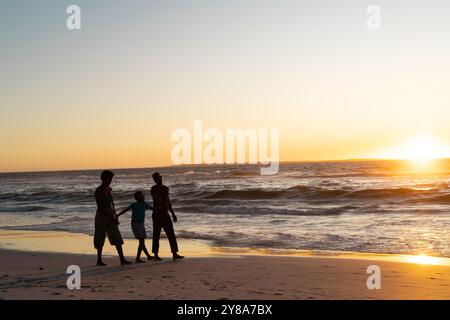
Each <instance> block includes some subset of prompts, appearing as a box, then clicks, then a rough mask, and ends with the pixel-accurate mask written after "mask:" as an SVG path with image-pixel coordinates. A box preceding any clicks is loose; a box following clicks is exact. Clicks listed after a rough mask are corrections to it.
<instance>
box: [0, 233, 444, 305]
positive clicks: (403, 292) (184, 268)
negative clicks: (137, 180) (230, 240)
mask: <svg viewBox="0 0 450 320" xmlns="http://www.w3.org/2000/svg"><path fill="white" fill-rule="evenodd" d="M25 233H26V234H27V235H26V236H24V234H25ZM27 237H28V239H29V240H26V239H27ZM82 238H83V239H84V240H83V241H84V243H85V244H89V245H90V249H89V250H90V251H89V252H88V253H86V252H85V253H82V252H81V253H73V252H72V253H63V252H43V251H36V248H41V247H40V246H41V245H43V244H48V243H50V244H52V243H53V245H56V244H55V242H56V243H57V244H58V245H60V246H62V247H64V246H67V245H68V244H71V245H73V244H74V242H75V243H76V245H77V246H81V247H83V245H84V244H83V241H80V239H82ZM24 239H25V240H24ZM30 239H31V240H30ZM27 241H33V243H34V244H35V245H36V247H34V249H35V250H34V251H23V250H18V249H17V248H18V247H19V246H22V249H23V248H25V245H27V244H29V242H27ZM126 242H130V241H126ZM166 242H167V241H166V239H163V241H162V243H161V244H162V245H164V247H162V249H163V251H162V252H161V256H162V257H163V259H164V260H163V261H162V262H154V261H149V262H147V263H145V264H132V265H131V266H125V267H121V266H119V261H118V258H117V256H115V254H114V251H112V248H111V247H110V246H109V245H105V249H108V250H111V251H112V253H113V254H111V255H110V254H107V255H106V257H105V262H106V263H107V264H108V266H106V267H96V266H95V256H94V255H93V253H95V252H94V250H93V248H92V247H91V245H92V243H91V237H89V236H87V235H76V234H75V235H73V234H72V235H71V234H68V233H64V232H33V231H25V232H23V231H12V230H1V231H0V243H1V249H0V260H1V261H2V263H1V265H0V299H181V300H188V299H205V300H211V299H212V300H214V299H238V300H239V299H249V300H256V299H261V300H263V299H287V300H292V299H450V266H449V265H447V264H443V265H434V264H428V263H419V262H413V261H401V260H392V259H383V257H382V256H373V255H364V254H355V255H335V256H321V255H317V254H310V255H304V256H301V255H290V256H289V255H282V254H281V255H280V254H273V252H272V254H268V253H267V252H266V253H265V254H264V252H261V251H260V250H259V251H254V252H248V251H247V252H242V250H241V252H236V250H234V251H232V252H230V250H227V249H223V250H222V251H220V250H212V249H211V247H209V248H208V247H207V246H206V247H205V243H197V242H196V241H192V242H191V241H186V240H182V242H181V243H182V246H181V248H182V249H184V250H182V251H181V253H182V254H186V255H187V258H186V259H185V260H182V261H176V262H173V261H172V259H168V258H167V257H168V256H169V255H168V254H170V253H169V252H168V251H166V250H167V247H168V245H167V243H166ZM130 245H132V249H135V248H134V245H135V243H134V242H133V243H132V244H130ZM184 246H185V247H184ZM5 247H9V248H7V249H5ZM105 251H106V250H105ZM126 253H127V252H126ZM133 253H134V250H133ZM188 253H189V254H188ZM386 258H387V257H386ZM391 258H392V257H391ZM423 262H427V261H423ZM428 262H433V261H428ZM69 265H78V266H79V267H80V269H81V290H69V289H67V286H66V281H67V277H68V276H69V275H68V274H66V269H67V267H68V266H69ZM370 265H377V266H379V267H380V270H381V289H380V290H369V289H368V288H367V278H368V277H369V276H370V274H368V273H367V268H368V267H369V266H370Z"/></svg>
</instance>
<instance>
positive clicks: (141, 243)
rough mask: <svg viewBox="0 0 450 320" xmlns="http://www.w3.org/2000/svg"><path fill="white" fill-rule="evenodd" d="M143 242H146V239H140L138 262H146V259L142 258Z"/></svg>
mask: <svg viewBox="0 0 450 320" xmlns="http://www.w3.org/2000/svg"><path fill="white" fill-rule="evenodd" d="M143 242H144V239H139V246H138V251H137V255H136V263H144V262H145V261H143V260H141V253H142V245H143Z"/></svg>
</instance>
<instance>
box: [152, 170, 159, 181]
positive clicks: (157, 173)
mask: <svg viewBox="0 0 450 320" xmlns="http://www.w3.org/2000/svg"><path fill="white" fill-rule="evenodd" d="M159 177H161V175H160V174H159V172H158V171H156V172H153V174H152V178H153V179H156V178H159Z"/></svg>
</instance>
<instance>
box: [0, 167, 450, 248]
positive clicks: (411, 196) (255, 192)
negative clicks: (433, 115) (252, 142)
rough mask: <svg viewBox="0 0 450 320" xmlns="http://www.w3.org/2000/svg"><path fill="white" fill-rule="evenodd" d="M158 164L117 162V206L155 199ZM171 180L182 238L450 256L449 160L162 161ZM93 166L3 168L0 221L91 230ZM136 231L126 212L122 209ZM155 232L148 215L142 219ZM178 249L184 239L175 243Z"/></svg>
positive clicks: (11, 225)
mask: <svg viewBox="0 0 450 320" xmlns="http://www.w3.org/2000/svg"><path fill="white" fill-rule="evenodd" d="M154 170H156V169H152V168H148V169H129V170H114V172H115V174H116V175H115V178H114V181H113V184H112V188H113V191H114V194H115V197H116V208H117V209H118V210H120V209H121V208H123V207H125V206H126V205H128V204H129V203H131V202H133V198H132V195H133V193H134V192H135V191H137V190H142V191H144V193H145V195H146V197H147V200H148V201H150V202H151V197H150V187H151V185H152V181H151V174H152V172H153V171H154ZM157 170H158V171H160V172H161V174H162V175H163V179H164V183H165V184H166V185H167V186H169V187H170V190H171V199H172V203H173V206H174V209H175V211H176V213H177V215H178V218H179V222H178V223H177V224H176V225H175V230H176V233H177V235H178V236H179V237H182V238H190V239H204V240H209V241H211V242H212V243H213V244H214V245H218V246H230V247H256V248H270V249H304V250H333V251H334V250H336V251H357V252H374V253H403V254H419V253H424V254H429V255H435V256H445V257H450V245H449V243H450V191H449V183H450V162H449V161H447V160H445V161H444V160H442V161H440V162H439V163H438V164H435V165H434V166H433V168H428V167H427V168H422V167H419V168H417V167H415V166H413V165H412V164H411V163H409V162H401V161H349V162H313V163H284V164H281V166H280V172H279V174H277V175H275V176H261V175H260V174H259V167H256V166H249V165H242V166H237V165H236V166H179V167H167V168H158V169H157ZM99 173H100V171H99V170H92V171H71V172H42V173H8V174H6V173H5V174H0V228H6V229H26V230H55V231H69V232H80V233H86V234H90V235H92V234H93V224H94V215H95V209H96V206H95V199H94V195H93V193H94V190H95V188H96V187H97V185H98V184H99V178H98V176H99ZM120 221H121V225H120V229H121V231H122V233H123V235H124V237H127V238H132V233H131V229H130V216H129V215H128V216H127V215H124V216H122V217H121V220H120ZM146 225H147V227H148V230H149V231H150V232H149V233H151V215H150V213H149V215H148V219H147V221H146ZM181 249H182V248H181Z"/></svg>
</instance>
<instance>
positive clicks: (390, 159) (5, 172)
mask: <svg viewBox="0 0 450 320" xmlns="http://www.w3.org/2000/svg"><path fill="white" fill-rule="evenodd" d="M430 160H432V161H436V160H450V157H443V158H435V159H430ZM351 161H353V162H357V161H410V159H399V158H397V159H396V158H386V159H384V158H348V159H328V160H287V161H279V162H278V163H279V164H283V163H284V164H288V163H292V164H294V163H318V162H351ZM227 165H229V166H245V165H255V166H256V165H262V164H250V163H212V164H207V163H197V164H196V163H192V164H178V165H154V166H149V167H117V168H106V167H102V168H89V169H55V170H39V169H38V170H28V171H0V174H14V173H50V172H77V171H100V170H138V169H153V168H170V167H189V166H227Z"/></svg>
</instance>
